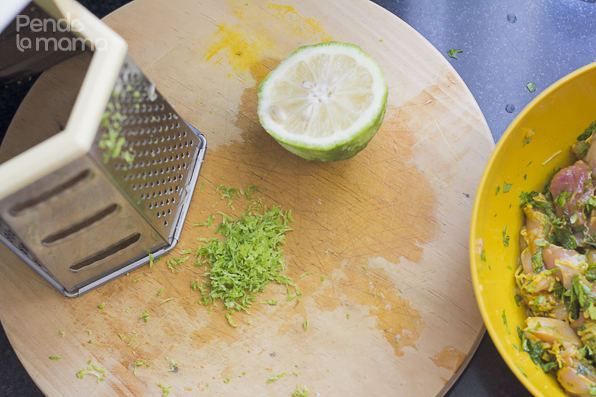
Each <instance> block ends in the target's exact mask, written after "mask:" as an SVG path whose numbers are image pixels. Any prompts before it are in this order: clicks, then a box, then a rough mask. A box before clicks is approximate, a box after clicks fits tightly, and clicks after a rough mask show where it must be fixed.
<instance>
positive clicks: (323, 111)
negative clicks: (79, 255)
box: [258, 41, 387, 161]
mask: <svg viewBox="0 0 596 397" xmlns="http://www.w3.org/2000/svg"><path fill="white" fill-rule="evenodd" d="M386 105H387V83H386V81H385V75H384V74H383V70H382V69H381V67H380V66H379V64H378V63H377V62H376V61H375V60H374V59H373V58H371V57H370V56H369V55H368V54H367V53H365V52H364V51H362V49H361V48H360V47H358V46H356V45H353V44H346V43H338V42H334V41H332V42H328V43H320V44H316V45H311V46H304V47H300V48H298V49H297V50H296V51H294V52H293V53H291V54H290V55H288V56H287V57H286V59H284V60H283V61H282V62H281V63H280V64H279V66H278V67H277V68H276V69H275V70H273V71H272V72H271V73H269V75H268V76H267V77H266V78H265V79H264V80H263V81H262V82H261V84H260V85H259V106H258V114H259V120H260V122H261V125H262V126H263V127H264V128H265V130H266V131H267V132H268V133H269V134H270V135H271V136H272V137H273V138H275V140H277V141H278V142H279V143H280V144H281V145H282V146H283V147H284V148H286V149H288V150H289V151H290V152H292V153H294V154H296V155H298V156H300V157H302V158H305V159H307V160H314V161H338V160H345V159H348V158H350V157H352V156H354V155H356V154H357V153H358V152H360V151H361V150H362V149H364V148H365V147H366V145H367V144H368V142H369V141H370V140H371V139H372V137H373V136H374V135H375V133H376V132H377V130H378V129H379V127H380V126H381V123H382V122H383V117H384V116H385V108H386Z"/></svg>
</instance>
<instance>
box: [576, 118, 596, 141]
mask: <svg viewBox="0 0 596 397" xmlns="http://www.w3.org/2000/svg"><path fill="white" fill-rule="evenodd" d="M594 131H596V121H594V122H593V123H591V124H590V125H589V126H588V128H586V130H585V131H584V132H582V133H581V134H580V135H579V136H578V137H577V140H578V141H586V140H588V138H589V137H591V136H592V134H593V133H594Z"/></svg>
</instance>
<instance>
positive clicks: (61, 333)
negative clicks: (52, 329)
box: [58, 331, 66, 338]
mask: <svg viewBox="0 0 596 397" xmlns="http://www.w3.org/2000/svg"><path fill="white" fill-rule="evenodd" d="M58 332H59V333H60V335H62V337H63V338H64V336H65V335H66V332H64V331H58Z"/></svg>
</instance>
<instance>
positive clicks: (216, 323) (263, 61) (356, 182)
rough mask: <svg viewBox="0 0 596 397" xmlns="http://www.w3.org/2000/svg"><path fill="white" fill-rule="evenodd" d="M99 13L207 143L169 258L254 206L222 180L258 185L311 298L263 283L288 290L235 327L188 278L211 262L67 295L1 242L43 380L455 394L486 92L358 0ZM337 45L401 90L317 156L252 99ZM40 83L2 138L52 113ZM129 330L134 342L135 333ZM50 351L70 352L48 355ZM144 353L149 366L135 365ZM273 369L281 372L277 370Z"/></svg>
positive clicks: (54, 391) (7, 293)
mask: <svg viewBox="0 0 596 397" xmlns="http://www.w3.org/2000/svg"><path fill="white" fill-rule="evenodd" d="M247 1H248V2H247ZM105 21H106V23H107V24H109V25H110V26H111V27H112V28H113V29H115V30H116V32H118V33H119V34H121V35H122V36H123V37H124V38H125V39H126V40H127V41H128V43H129V45H130V50H129V51H130V53H131V54H132V56H133V58H134V59H135V60H136V62H137V63H138V64H139V66H140V67H141V68H142V69H143V70H144V71H145V73H146V74H147V75H148V77H149V78H150V79H152V80H153V81H154V82H155V83H156V84H157V87H158V88H159V90H160V91H161V92H162V93H163V94H164V95H165V96H166V97H167V98H168V100H169V101H170V103H172V104H173V105H174V106H175V108H176V110H177V111H178V112H179V113H180V115H181V116H182V117H184V118H185V119H186V120H187V121H189V122H190V123H191V124H193V125H194V126H195V127H197V128H198V129H199V130H200V131H202V133H203V134H204V135H205V136H206V138H207V141H208V151H207V154H206V159H205V162H204V165H203V169H202V171H201V175H200V177H199V185H201V184H202V183H203V182H204V183H205V189H204V192H201V189H200V188H197V189H196V190H195V194H194V197H193V201H192V208H191V210H190V212H189V214H188V218H187V220H186V223H185V226H184V230H183V232H182V237H181V241H180V243H179V245H178V246H177V247H176V249H175V250H174V253H173V255H168V256H167V257H165V258H164V259H166V260H167V259H171V257H172V256H181V255H180V251H181V250H184V249H193V250H194V249H196V248H197V246H198V243H197V241H196V239H197V237H203V236H206V235H207V234H206V231H205V230H206V229H205V228H204V227H195V226H193V224H194V223H195V222H202V221H205V220H206V219H207V217H208V216H209V214H211V213H212V212H214V211H217V210H219V211H224V212H227V213H230V214H232V215H237V214H238V213H239V211H240V210H242V209H243V207H244V205H245V204H243V203H244V201H242V200H237V203H236V204H235V208H236V210H235V211H233V210H231V208H228V207H227V206H226V202H225V201H221V200H220V199H219V196H218V195H217V194H216V192H215V187H216V186H217V185H219V184H222V183H223V184H225V185H226V186H233V187H243V188H246V186H247V185H249V184H252V185H256V186H257V187H259V188H260V189H261V190H262V191H263V192H261V193H260V195H261V196H262V197H263V199H264V202H265V203H266V204H268V205H271V204H276V205H280V206H281V207H282V208H283V209H286V210H290V209H291V210H292V214H293V216H294V219H295V221H296V222H295V223H294V225H293V226H294V228H295V230H294V231H292V232H289V233H288V235H287V242H286V244H285V245H284V260H285V263H286V268H287V270H286V272H285V274H287V275H288V276H290V277H292V278H293V279H294V280H295V282H296V284H297V285H298V287H299V288H300V290H302V291H303V294H304V295H303V299H302V301H301V302H300V303H299V304H298V305H297V306H296V307H295V303H296V300H294V301H292V302H286V300H285V297H286V291H285V288H284V287H282V286H279V285H275V284H271V285H269V286H268V287H267V289H266V292H265V293H263V294H261V296H259V297H258V299H257V302H261V301H264V300H266V299H279V303H278V304H277V305H276V306H269V305H262V304H260V303H256V304H254V306H253V308H252V309H251V310H250V313H251V314H250V315H245V314H235V315H234V317H233V318H234V321H235V322H236V323H237V324H238V327H237V328H232V327H231V326H230V325H229V324H228V322H227V321H226V319H225V312H223V311H221V309H220V308H219V306H220V305H218V307H216V308H214V309H213V310H212V311H211V312H209V311H208V309H209V306H203V305H200V304H197V303H196V302H197V301H198V300H199V294H198V292H196V291H193V290H192V289H191V288H190V283H191V281H194V280H195V279H197V278H200V277H201V275H202V273H203V272H204V270H202V269H200V268H196V267H193V266H192V265H189V266H182V267H181V268H180V272H179V273H178V274H174V273H172V272H171V271H170V270H169V269H168V268H167V266H166V264H165V262H166V260H164V259H162V260H161V261H160V262H158V263H157V264H156V265H155V266H153V268H149V267H148V266H144V267H142V268H140V269H138V270H136V271H134V272H132V273H131V274H130V275H129V276H125V277H122V278H120V279H118V280H115V281H113V282H111V283H109V284H107V285H105V286H102V287H100V288H98V289H96V290H94V291H92V292H90V293H88V294H86V295H84V296H82V297H79V298H76V299H68V298H65V297H63V296H62V295H60V294H59V293H57V292H56V291H55V290H54V289H53V288H51V287H50V285H49V284H47V283H46V282H45V281H44V280H43V279H42V278H41V277H39V276H38V275H37V274H36V273H35V272H34V271H33V270H31V269H30V268H29V267H28V266H27V265H26V264H24V263H22V262H21V261H20V260H19V259H18V258H17V257H16V256H15V255H14V254H12V253H11V252H10V251H9V250H8V249H7V248H6V247H4V246H2V247H0V272H1V274H2V277H1V278H0V314H1V319H2V324H3V326H4V327H5V330H6V333H7V335H8V337H9V339H10V341H11V343H12V345H13V346H14V348H15V350H16V352H17V354H18V356H19V358H20V359H21V361H22V362H23V365H24V366H25V368H26V369H27V371H28V372H29V373H30V374H31V376H32V378H33V379H34V381H35V382H36V383H37V385H38V386H39V387H40V388H41V389H42V390H43V392H44V393H45V394H46V395H48V396H83V395H94V396H159V395H161V393H162V391H161V388H160V387H159V386H158V382H161V383H163V384H164V385H166V386H172V389H171V392H170V394H169V395H170V396H196V395H203V394H204V395H214V396H291V395H292V392H293V391H294V390H295V388H296V384H300V385H304V386H306V387H308V389H309V390H310V391H311V394H310V395H311V396H314V395H315V394H317V393H320V396H322V397H329V396H365V395H370V396H396V395H402V396H435V395H442V394H444V393H445V392H446V390H447V389H448V388H449V387H450V385H451V384H452V383H453V382H454V381H455V379H456V378H457V376H458V375H459V373H461V371H462V370H463V368H464V367H465V364H466V363H467V360H468V359H469V358H470V356H471V355H472V353H473V352H474V349H475V347H476V345H477V343H478V341H479V338H480V337H481V336H482V332H483V326H482V320H481V317H480V314H479V312H478V310H477V307H476V301H475V299H474V293H473V289H472V283H471V279H470V275H469V269H468V228H469V222H470V215H471V210H472V204H473V199H474V194H475V190H476V186H477V184H478V181H479V179H480V176H481V173H482V170H483V168H484V165H485V163H486V162H487V160H488V157H489V154H490V152H491V150H492V149H493V147H494V144H493V141H492V138H491V134H490V131H489V129H488V126H487V124H486V122H485V120H484V117H483V115H482V113H481V112H480V109H479V107H478V105H477V104H476V102H475V100H474V98H473V97H472V95H471V93H470V92H469V90H468V88H467V87H466V86H465V84H464V82H463V81H462V80H461V78H460V77H459V76H458V75H457V73H456V72H455V71H454V70H453V68H452V67H451V66H450V65H449V63H448V62H447V61H446V60H445V59H444V57H443V56H442V55H441V54H440V53H439V52H438V51H437V50H436V49H435V48H433V47H432V46H431V45H430V44H429V43H428V42H427V41H426V40H425V39H424V38H423V37H422V36H420V35H419V34H418V33H417V32H415V31H414V30H413V29H412V28H410V27H409V26H408V25H407V24H406V23H404V22H403V21H401V20H400V19H399V18H397V17H396V16H394V15H392V14H390V13H389V12H387V11H385V10H383V9H382V8H380V7H378V6H376V5H374V4H373V3H371V2H369V1H366V0H358V1H356V0H352V1H349V2H346V1H343V0H326V1H315V0H287V1H285V2H283V3H281V4H278V3H274V2H267V1H263V0H242V1H231V0H230V1H204V2H198V1H195V0H192V1H191V0H137V1H135V2H133V3H130V4H129V5H127V6H125V7H123V8H121V9H119V10H118V11H116V12H115V13H113V14H111V15H109V16H108V17H106V18H105ZM328 40H337V41H344V42H350V43H355V44H357V45H359V46H361V47H362V48H363V49H364V50H365V51H367V52H368V53H369V54H370V55H371V56H373V57H374V58H375V59H376V60H377V61H378V62H379V63H380V64H381V66H382V68H383V69H384V71H385V74H386V77H387V81H388V84H389V100H388V110H387V115H386V116H385V121H384V123H383V126H382V127H381V129H380V131H379V132H378V133H377V135H376V137H375V138H374V139H373V140H372V141H371V143H370V144H369V146H368V147H367V148H366V149H365V150H364V151H363V152H361V153H360V154H358V155H357V156H356V157H354V158H352V159H350V160H347V161H343V162H339V163H331V164H319V163H310V162H307V161H305V160H302V159H300V158H298V157H296V156H294V155H292V154H290V153H289V152H287V151H285V150H284V149H283V148H281V147H280V146H279V145H278V144H277V143H276V142H275V141H274V140H273V139H271V138H270V137H269V136H268V135H267V134H266V133H265V131H264V130H263V129H262V128H261V127H260V125H259V122H258V118H257V114H256V106H257V95H256V93H257V86H258V83H259V82H260V81H261V80H262V79H263V77H265V76H266V75H267V73H268V72H269V71H270V70H271V69H273V68H275V67H276V65H277V64H278V63H279V62H280V60H281V59H283V58H284V57H285V55H287V54H288V53H290V52H292V51H293V50H295V49H296V48H297V47H298V46H301V45H306V44H313V43H317V42H321V41H328ZM443 50H445V49H441V51H443ZM44 78H46V77H45V75H44V76H42V77H41V78H40V79H39V80H38V82H37V83H36V87H34V90H32V91H31V93H30V94H29V96H28V97H27V98H26V100H25V102H24V104H23V106H22V108H21V110H20V111H19V114H18V115H17V116H18V117H16V118H15V121H14V122H13V125H12V126H11V128H10V130H9V132H8V135H7V139H6V141H5V144H4V148H3V150H4V151H7V150H8V151H10V150H11V148H10V147H7V146H10V145H17V143H18V142H19V141H20V140H23V139H24V138H23V135H20V134H23V133H26V131H24V130H25V129H26V127H27V126H28V124H27V123H28V121H27V120H29V123H30V122H31V120H32V119H41V120H45V119H44V118H43V117H49V118H51V117H52V114H53V113H52V112H55V109H54V110H52V111H51V112H50V111H44V110H43V109H39V108H35V107H33V106H32V105H31V104H33V103H35V101H36V100H35V96H34V93H36V95H41V94H42V91H43V89H42V88H40V87H42V83H43V82H44ZM36 88H37V90H36ZM27 104H30V105H27ZM53 106H54V107H55V106H59V105H56V104H54V105H53ZM34 111H35V113H32V112H34ZM27 112H29V113H27ZM44 112H45V113H44ZM32 114H35V116H32ZM30 131H31V130H30ZM27 139H29V138H27ZM30 139H35V138H34V137H31V138H30ZM265 189H266V191H264V190H265ZM214 203H218V204H217V206H215V208H212V206H213V205H214ZM307 272H308V273H309V274H308V275H306V276H303V277H301V275H304V274H305V273H307ZM322 276H324V277H325V279H324V281H323V280H322ZM133 279H138V280H139V281H138V282H136V283H133V282H132V280H133ZM162 287H163V288H165V289H164V292H163V293H162V295H161V296H157V291H158V290H159V289H160V288H162ZM170 297H172V298H173V299H172V300H171V301H169V302H167V303H163V304H160V302H161V301H162V300H163V299H166V298H170ZM102 302H105V305H106V306H105V309H104V310H99V309H98V304H100V303H102ZM143 311H147V312H148V313H149V321H148V322H147V323H145V322H144V321H142V320H141V319H140V318H139V316H140V314H141V313H142V312H143ZM348 315H349V316H348ZM348 317H349V318H348ZM306 321H308V323H309V326H308V329H306V330H305V329H304V327H303V324H304V323H305V322H306ZM249 323H250V324H249ZM60 330H64V331H65V336H64V337H61V335H60V333H59V331H60ZM87 330H89V331H90V332H91V334H90V335H89V334H88V332H87ZM133 332H136V333H137V335H138V337H137V338H136V339H135V340H134V341H133V342H132V343H131V344H130V345H129V341H130V338H131V336H132V335H133ZM119 334H122V335H123V336H124V340H121V339H120V337H119ZM89 340H92V341H93V344H90V343H88V341H89ZM54 355H57V356H61V357H63V359H62V360H58V361H53V360H49V359H48V357H49V356H54ZM90 359H92V360H93V363H94V364H97V365H98V366H100V367H102V368H105V369H106V380H105V381H103V382H101V383H97V382H96V381H95V379H94V378H93V377H90V376H87V377H85V379H83V380H81V379H78V378H77V377H76V376H75V373H76V372H77V371H79V370H80V369H82V368H84V367H85V366H86V365H87V361H88V360H90ZM140 360H147V361H148V362H150V363H151V364H152V365H151V367H146V366H141V367H139V368H138V371H137V374H136V375H135V374H133V369H134V362H135V361H140ZM171 360H175V361H178V362H179V363H178V365H177V367H178V371H177V372H170V371H168V370H169V368H170V364H171ZM293 371H296V373H298V372H299V373H300V374H299V375H295V374H292V372H293ZM280 373H286V374H287V375H285V376H284V377H282V378H280V379H279V380H277V381H275V382H272V383H268V382H267V380H268V378H270V377H272V376H274V375H277V374H280ZM226 379H229V382H227V383H226V382H225V380H226ZM317 395H318V394H317Z"/></svg>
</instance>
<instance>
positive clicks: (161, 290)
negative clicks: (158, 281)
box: [157, 288, 165, 296]
mask: <svg viewBox="0 0 596 397" xmlns="http://www.w3.org/2000/svg"><path fill="white" fill-rule="evenodd" d="M164 289H165V288H161V289H160V290H159V291H157V296H160V295H161V293H162V292H163V290H164Z"/></svg>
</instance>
